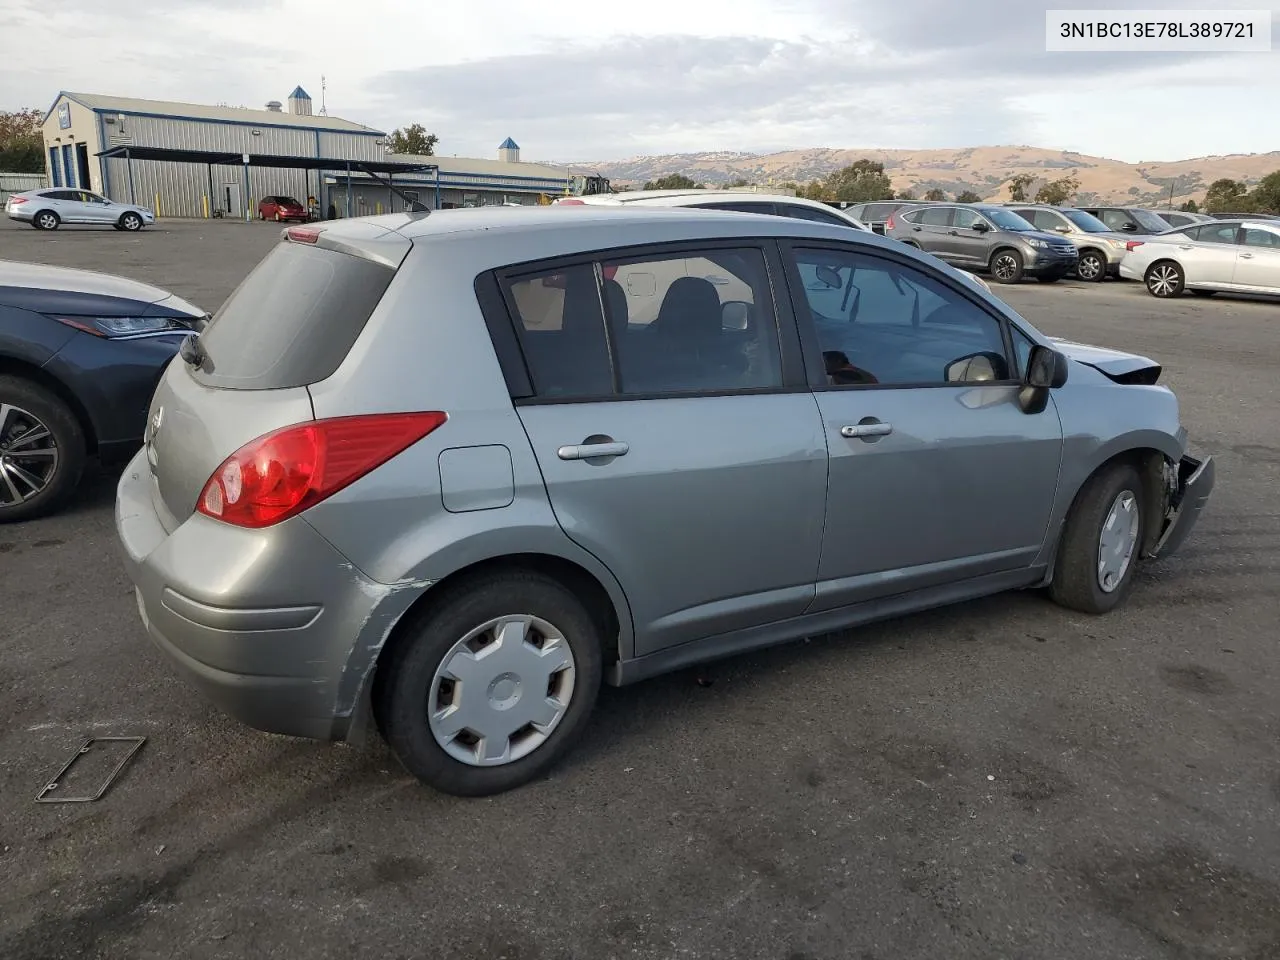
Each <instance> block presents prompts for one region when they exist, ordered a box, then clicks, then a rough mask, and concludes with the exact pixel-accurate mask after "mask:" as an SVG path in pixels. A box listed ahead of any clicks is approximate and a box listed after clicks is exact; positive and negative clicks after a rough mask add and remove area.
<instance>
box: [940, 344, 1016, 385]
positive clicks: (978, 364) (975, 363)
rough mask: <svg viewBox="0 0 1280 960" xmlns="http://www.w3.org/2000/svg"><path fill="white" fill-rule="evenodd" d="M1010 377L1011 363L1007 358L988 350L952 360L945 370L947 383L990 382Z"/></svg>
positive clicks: (944, 376)
mask: <svg viewBox="0 0 1280 960" xmlns="http://www.w3.org/2000/svg"><path fill="white" fill-rule="evenodd" d="M1008 378H1009V364H1008V363H1007V362H1006V361H1005V358H1004V357H1002V356H1000V354H998V353H991V352H990V351H986V350H984V351H981V352H979V353H971V354H969V355H968V356H965V357H960V358H959V359H958V360H952V361H951V362H950V363H948V364H947V368H946V370H945V371H944V372H943V379H944V380H945V381H946V382H947V383H990V382H991V381H993V380H1007V379H1008Z"/></svg>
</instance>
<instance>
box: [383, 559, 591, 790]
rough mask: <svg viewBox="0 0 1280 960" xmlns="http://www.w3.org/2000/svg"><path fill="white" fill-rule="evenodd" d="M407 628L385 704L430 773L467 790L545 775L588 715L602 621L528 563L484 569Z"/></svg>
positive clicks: (410, 761) (402, 751)
mask: <svg viewBox="0 0 1280 960" xmlns="http://www.w3.org/2000/svg"><path fill="white" fill-rule="evenodd" d="M446 589H448V588H446ZM407 629H408V631H409V632H408V634H407V635H406V636H404V637H403V638H401V642H400V643H398V644H397V645H396V646H395V648H394V649H393V650H392V651H391V652H390V656H389V658H388V661H387V662H386V663H385V664H381V665H379V668H378V672H377V675H376V676H377V679H376V681H375V689H374V711H375V716H376V718H377V721H378V726H379V728H380V729H381V731H382V734H383V736H384V737H385V738H386V740H387V743H388V744H389V745H390V747H391V749H392V751H393V752H394V753H395V754H396V756H397V757H398V758H399V760H400V762H401V763H402V764H403V765H404V767H405V768H406V769H407V770H408V771H409V772H410V773H412V774H413V775H414V776H416V777H417V778H418V779H419V780H421V781H422V782H423V783H426V784H428V785H429V786H432V787H434V788H435V789H437V790H440V791H442V792H444V793H450V794H454V795H455V796H487V795H489V794H494V793H501V792H503V791H505V790H511V789H513V788H515V787H518V786H521V785H523V784H525V783H528V782H529V781H531V780H534V779H536V778H538V777H539V776H542V775H543V774H544V773H545V772H546V771H547V770H549V769H550V768H551V767H552V766H553V765H554V764H555V763H556V762H557V761H558V760H559V759H560V758H561V757H562V756H563V755H564V754H565V753H567V752H568V751H569V749H570V748H571V747H572V746H573V744H574V742H575V741H576V740H577V739H578V737H579V736H580V735H581V733H582V731H583V730H584V728H585V727H586V724H587V720H588V719H589V717H590V715H591V711H592V708H593V707H594V706H595V701H596V696H597V694H598V693H599V691H600V678H601V672H602V660H603V658H602V656H601V651H602V646H601V635H600V628H599V627H598V626H597V624H596V622H595V621H594V620H593V618H592V617H591V615H590V613H588V611H587V609H586V608H585V607H584V606H583V605H582V603H581V602H580V601H579V600H578V598H577V597H576V596H574V594H573V593H572V592H571V591H570V590H568V589H567V588H566V587H564V586H563V585H562V584H560V583H559V582H558V581H556V580H554V579H551V578H549V577H546V576H543V575H541V574H537V573H532V572H527V571H519V570H515V571H510V572H505V573H501V574H495V575H492V576H489V577H485V578H484V579H480V580H475V581H472V582H471V583H468V584H466V585H464V586H461V587H457V588H455V589H454V590H453V591H452V592H451V593H449V594H448V595H446V596H445V597H443V598H441V600H440V601H439V603H438V604H437V605H436V606H434V607H433V608H432V609H430V611H429V612H428V613H427V614H426V615H425V616H424V617H422V618H421V619H420V621H418V622H416V623H412V624H410V625H409V626H408V627H407Z"/></svg>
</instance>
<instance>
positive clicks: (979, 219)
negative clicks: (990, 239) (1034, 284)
mask: <svg viewBox="0 0 1280 960" xmlns="http://www.w3.org/2000/svg"><path fill="white" fill-rule="evenodd" d="M975 223H986V219H985V218H984V217H983V216H982V214H980V213H977V212H976V211H974V210H966V209H965V208H964V207H956V208H955V214H954V216H953V217H952V220H951V224H952V226H955V227H959V228H960V229H961V230H972V229H973V225H974V224H975Z"/></svg>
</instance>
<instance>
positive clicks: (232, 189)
mask: <svg viewBox="0 0 1280 960" xmlns="http://www.w3.org/2000/svg"><path fill="white" fill-rule="evenodd" d="M222 209H223V210H224V211H225V212H226V214H227V216H229V217H242V216H244V210H243V209H242V208H241V206H240V184H238V183H224V184H223V185H222Z"/></svg>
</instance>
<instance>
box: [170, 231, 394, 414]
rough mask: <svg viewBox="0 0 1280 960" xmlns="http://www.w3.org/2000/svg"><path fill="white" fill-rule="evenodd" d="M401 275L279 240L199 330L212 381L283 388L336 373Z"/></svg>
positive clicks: (204, 378)
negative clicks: (201, 331) (384, 295)
mask: <svg viewBox="0 0 1280 960" xmlns="http://www.w3.org/2000/svg"><path fill="white" fill-rule="evenodd" d="M394 276H395V270H394V269H393V268H392V267H390V266H387V265H386V264H385V263H379V262H377V261H374V260H367V259H365V258H363V257H357V256H352V255H350V254H347V253H341V252H339V251H336V250H330V249H325V248H324V247H316V246H310V245H307V244H302V243H280V244H278V245H277V246H276V247H275V249H274V250H272V251H271V253H269V254H267V256H266V257H264V258H263V260H262V262H261V263H259V264H258V266H257V267H255V268H254V270H253V272H252V273H250V274H249V276H248V277H246V278H245V279H244V281H243V282H242V283H241V284H240V286H239V287H237V288H236V290H235V292H234V293H232V294H231V296H230V297H229V298H228V299H227V301H226V303H224V304H223V305H222V308H221V309H220V310H218V312H217V313H216V314H214V316H213V319H212V320H210V321H209V325H208V326H207V327H206V328H205V330H204V332H203V333H202V334H201V335H200V342H201V344H202V345H203V347H204V351H205V354H206V355H207V356H208V361H207V362H206V363H205V364H204V365H203V367H202V368H201V369H199V370H193V371H192V376H193V377H194V378H195V379H196V380H197V381H198V382H200V383H202V384H205V385H206V386H210V387H221V388H224V389H230V390H282V389H285V388H288V387H304V386H309V385H310V384H313V383H316V382H318V381H320V380H323V379H325V378H326V377H329V376H331V375H332V374H333V372H334V371H335V370H337V369H338V367H339V365H340V364H341V363H342V361H343V359H344V358H345V357H346V355H347V353H348V352H349V351H350V350H351V346H352V344H354V343H355V341H356V338H357V337H358V336H360V331H361V330H363V329H364V326H365V324H366V323H367V322H368V320H369V317H370V316H371V315H372V313H373V311H374V308H376V307H377V305H378V301H380V300H381V299H382V295H383V293H385V292H386V289H387V286H388V285H389V284H390V283H391V280H392V278H393V277H394Z"/></svg>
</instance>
